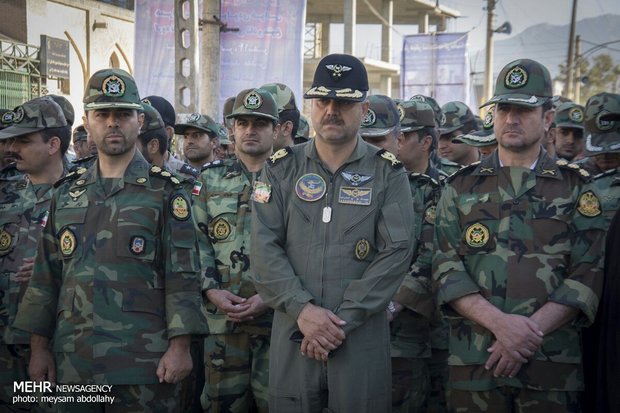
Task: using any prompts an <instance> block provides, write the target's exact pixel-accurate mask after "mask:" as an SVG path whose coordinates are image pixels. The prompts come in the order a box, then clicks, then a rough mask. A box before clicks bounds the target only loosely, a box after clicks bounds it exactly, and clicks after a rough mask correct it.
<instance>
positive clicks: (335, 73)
mask: <svg viewBox="0 0 620 413" xmlns="http://www.w3.org/2000/svg"><path fill="white" fill-rule="evenodd" d="M367 94H368V74H367V73H366V68H365V67H364V64H363V63H362V62H361V61H360V60H359V59H358V58H356V57H354V56H351V55H347V54H330V55H327V56H325V57H324V58H323V59H321V61H320V62H319V64H318V66H317V67H316V70H315V72H314V79H313V80H312V87H311V88H310V89H308V91H307V92H306V93H305V94H304V98H306V99H317V98H327V99H341V100H350V101H354V102H363V101H364V100H366V96H367Z"/></svg>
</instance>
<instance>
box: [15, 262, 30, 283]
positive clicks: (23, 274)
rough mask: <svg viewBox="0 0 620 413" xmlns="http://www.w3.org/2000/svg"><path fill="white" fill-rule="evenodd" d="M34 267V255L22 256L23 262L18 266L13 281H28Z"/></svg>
mask: <svg viewBox="0 0 620 413" xmlns="http://www.w3.org/2000/svg"><path fill="white" fill-rule="evenodd" d="M33 268H34V257H32V258H24V260H23V264H22V265H20V266H19V268H18V269H17V272H16V273H15V281H16V282H18V283H24V284H25V283H28V281H30V277H32V269H33Z"/></svg>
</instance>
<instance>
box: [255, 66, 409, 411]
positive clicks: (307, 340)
mask: <svg viewBox="0 0 620 413" xmlns="http://www.w3.org/2000/svg"><path fill="white" fill-rule="evenodd" d="M367 92H368V77H367V73H366V69H365V67H364V65H363V64H362V62H360V61H359V60H358V59H356V58H355V57H353V56H349V55H342V54H332V55H328V56H326V57H324V58H323V59H322V60H321V61H320V62H319V64H318V66H317V69H316V72H315V75H314V80H313V84H312V87H311V88H310V89H309V90H308V91H306V93H305V95H304V97H305V98H307V99H312V125H313V127H314V128H315V131H316V137H315V138H314V139H312V140H311V141H310V142H308V143H306V144H302V145H297V146H294V147H292V148H286V149H282V150H280V151H278V152H276V153H274V154H273V156H272V157H271V158H270V160H269V161H268V162H267V166H266V167H265V170H264V171H263V173H262V175H261V184H260V196H259V194H257V193H256V192H257V190H255V197H254V204H253V211H252V212H253V216H252V252H253V254H254V256H253V265H254V271H253V275H254V277H255V278H256V288H257V290H258V292H259V293H260V294H261V297H263V299H264V300H265V302H266V303H268V304H269V306H271V307H272V308H274V309H275V310H276V311H275V314H274V322H273V329H272V335H271V338H272V340H271V354H272V357H270V359H269V362H270V365H269V372H270V377H269V392H270V394H269V409H270V411H271V412H272V413H280V412H281V413H289V412H306V413H310V412H321V411H325V412H327V411H329V412H336V413H344V412H358V413H363V412H387V411H390V409H391V400H390V399H391V397H390V396H391V380H390V379H391V375H390V357H389V334H388V331H389V330H388V320H387V317H386V311H385V310H386V308H387V306H388V303H389V301H390V299H391V298H392V296H393V295H394V293H395V292H396V289H397V288H398V286H399V285H400V282H401V281H402V279H403V278H404V276H405V273H406V272H407V269H408V267H409V264H410V262H411V257H412V250H413V248H414V246H415V245H414V244H415V241H414V240H413V208H412V207H411V205H412V199H411V191H410V190H409V188H408V185H407V179H406V176H405V172H404V170H403V169H402V164H401V163H400V162H398V160H396V158H395V157H394V155H393V154H391V153H389V152H387V151H385V150H384V149H378V148H376V147H375V146H372V145H369V144H368V143H366V142H364V141H363V140H362V139H361V138H360V137H359V135H358V130H359V127H360V124H361V121H362V118H363V116H364V114H365V112H366V111H367V109H368V103H367V102H365V101H366V96H367ZM257 186H258V185H257Z"/></svg>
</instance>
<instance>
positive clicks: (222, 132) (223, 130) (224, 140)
mask: <svg viewBox="0 0 620 413" xmlns="http://www.w3.org/2000/svg"><path fill="white" fill-rule="evenodd" d="M217 126H218V128H219V129H218V132H217V138H218V139H219V141H220V145H230V144H232V142H231V140H230V139H229V138H228V128H227V127H226V126H225V125H222V124H221V123H218V124H217Z"/></svg>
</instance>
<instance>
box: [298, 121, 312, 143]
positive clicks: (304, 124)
mask: <svg viewBox="0 0 620 413" xmlns="http://www.w3.org/2000/svg"><path fill="white" fill-rule="evenodd" d="M295 137H296V138H301V139H305V140H308V139H310V125H309V124H308V120H307V119H306V117H305V116H304V115H300V116H299V127H298V128H297V134H296V135H295Z"/></svg>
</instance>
